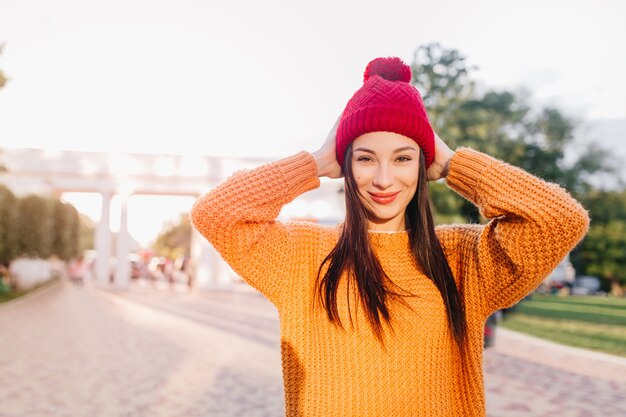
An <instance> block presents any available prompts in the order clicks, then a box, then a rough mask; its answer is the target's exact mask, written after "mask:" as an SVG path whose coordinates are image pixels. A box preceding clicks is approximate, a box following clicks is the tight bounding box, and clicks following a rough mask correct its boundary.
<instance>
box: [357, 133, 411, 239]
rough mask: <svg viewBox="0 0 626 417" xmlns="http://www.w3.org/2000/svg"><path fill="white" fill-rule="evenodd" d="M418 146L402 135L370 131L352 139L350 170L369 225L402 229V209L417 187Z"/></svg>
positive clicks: (370, 227)
mask: <svg viewBox="0 0 626 417" xmlns="http://www.w3.org/2000/svg"><path fill="white" fill-rule="evenodd" d="M419 153H420V149H419V146H417V144H416V143H415V141H413V140H412V139H409V138H408V137H406V136H402V135H400V134H397V133H391V132H370V133H366V134H364V135H361V136H359V137H358V138H357V139H356V140H355V141H354V142H353V143H352V173H353V176H354V179H355V181H356V184H357V187H358V190H359V194H360V199H361V201H362V202H363V203H364V204H365V206H366V207H367V208H368V209H369V210H368V211H369V212H370V216H369V218H368V222H369V226H368V227H369V229H370V230H379V231H401V230H405V227H406V225H405V224H404V212H405V211H406V207H407V205H408V204H409V202H410V201H411V199H412V198H413V195H414V194H415V191H416V189H417V179H418V175H419Z"/></svg>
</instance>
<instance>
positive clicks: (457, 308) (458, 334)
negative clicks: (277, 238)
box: [316, 145, 467, 351]
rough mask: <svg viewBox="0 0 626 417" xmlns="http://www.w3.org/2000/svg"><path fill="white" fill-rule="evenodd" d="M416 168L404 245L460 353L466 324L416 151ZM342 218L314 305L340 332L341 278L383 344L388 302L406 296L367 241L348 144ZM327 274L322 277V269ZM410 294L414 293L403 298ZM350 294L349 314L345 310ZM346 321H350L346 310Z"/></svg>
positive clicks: (388, 317)
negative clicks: (435, 293)
mask: <svg viewBox="0 0 626 417" xmlns="http://www.w3.org/2000/svg"><path fill="white" fill-rule="evenodd" d="M419 165H420V167H419V178H418V184H417V190H416V192H415V195H414V196H413V198H412V199H411V201H410V202H409V204H408V205H407V208H406V212H405V223H406V226H407V229H408V230H409V243H410V246H411V251H412V252H413V255H414V257H415V261H416V263H417V265H419V267H420V268H421V269H422V271H423V272H424V274H426V276H428V277H429V278H430V279H431V280H432V281H433V282H434V283H435V285H436V286H437V288H438V289H439V292H440V293H441V297H442V298H443V301H444V303H445V305H446V311H447V316H448V325H449V326H450V330H451V332H452V335H453V337H454V339H455V341H456V344H457V346H458V347H459V349H461V351H462V348H463V347H464V345H465V340H466V335H467V324H466V321H465V309H464V307H463V302H462V300H461V295H460V293H459V291H458V289H457V286H456V283H455V281H454V277H453V275H452V271H451V269H450V266H449V265H448V261H447V260H446V257H445V255H444V253H443V249H442V247H441V244H440V242H439V239H438V238H437V235H436V233H435V225H434V221H433V216H432V213H431V210H430V202H429V199H428V180H427V176H426V164H425V161H424V155H423V153H422V152H420V164H419ZM343 166H344V177H345V180H344V181H345V199H346V219H345V223H344V225H343V229H342V231H341V234H340V236H339V241H338V242H337V245H336V246H335V247H334V248H333V250H332V251H331V252H330V253H329V254H328V255H327V256H326V258H325V259H324V261H323V262H322V264H321V265H320V268H319V270H318V274H317V284H316V286H317V293H318V295H319V301H321V304H322V306H323V307H324V309H325V310H326V314H327V316H328V319H329V320H330V321H331V322H332V323H334V324H336V325H338V326H340V327H343V325H342V323H341V319H340V317H339V311H338V309H337V290H338V287H339V281H340V279H341V277H342V276H343V275H344V273H345V277H346V279H347V280H348V282H347V291H348V292H350V287H351V284H352V285H356V288H357V292H358V297H359V299H360V301H361V305H362V307H363V310H364V311H365V313H366V316H367V319H368V321H369V323H370V325H371V327H372V330H373V331H374V334H375V335H376V337H377V338H378V339H379V340H380V341H381V342H382V341H383V322H384V323H387V324H388V325H389V327H390V328H391V314H390V310H389V303H388V302H389V301H391V300H399V301H401V302H402V297H403V296H405V295H407V293H406V292H402V291H401V292H397V291H395V290H393V288H392V287H395V288H399V287H397V286H396V285H395V284H394V283H393V282H391V280H390V279H389V278H388V277H387V275H386V274H385V271H383V268H382V266H381V265H380V262H379V260H378V258H377V257H376V255H375V254H374V253H373V251H372V248H371V246H370V242H369V235H368V232H367V229H368V221H367V220H368V216H369V214H370V212H369V211H368V209H367V207H365V204H364V203H363V202H362V201H361V199H360V198H359V191H358V187H357V184H356V181H355V179H354V174H353V172H352V145H350V146H349V147H348V148H347V150H346V155H345V161H344V165H343ZM327 263H328V269H327V270H326V272H325V273H324V274H323V276H322V269H323V267H324V265H325V264H327ZM408 295H413V294H408ZM350 296H351V295H350V294H349V293H348V294H347V297H348V310H350V304H349V300H350ZM348 313H349V314H350V321H351V322H352V316H351V313H350V311H348Z"/></svg>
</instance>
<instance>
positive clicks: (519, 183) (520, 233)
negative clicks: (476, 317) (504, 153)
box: [446, 148, 589, 315]
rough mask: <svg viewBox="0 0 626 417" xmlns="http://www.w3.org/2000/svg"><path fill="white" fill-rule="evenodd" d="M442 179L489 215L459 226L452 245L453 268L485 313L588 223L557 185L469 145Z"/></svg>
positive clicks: (526, 283)
mask: <svg viewBox="0 0 626 417" xmlns="http://www.w3.org/2000/svg"><path fill="white" fill-rule="evenodd" d="M446 181H447V184H448V186H449V187H451V188H452V189H454V190H456V191H457V192H458V193H459V194H461V195H462V196H464V197H465V198H467V199H468V200H470V201H472V202H473V203H474V204H476V205H477V206H478V208H479V209H480V211H481V214H482V215H483V216H484V217H486V218H487V219H491V220H490V221H489V223H488V224H487V225H485V226H483V227H481V226H469V227H459V230H458V231H462V233H459V235H460V238H459V242H458V244H457V245H458V246H457V251H458V256H459V258H458V259H457V262H459V263H460V266H459V269H460V270H462V271H465V273H466V274H467V275H468V276H469V277H471V279H472V281H473V284H475V285H477V286H478V287H479V291H480V293H481V294H482V305H483V311H484V313H485V315H488V314H490V313H491V312H493V311H495V310H497V309H500V308H505V307H509V306H511V305H512V304H515V303H516V302H517V301H519V300H520V299H521V298H523V297H524V296H526V295H527V294H528V293H530V292H531V291H533V290H534V289H535V288H537V286H539V284H541V282H542V281H543V280H544V278H545V277H546V276H547V275H548V274H549V273H550V272H551V271H552V270H553V269H554V268H555V267H556V266H557V264H558V263H559V262H560V261H561V260H562V259H563V258H564V257H565V256H566V254H567V253H568V252H569V251H570V250H572V249H573V248H574V246H575V245H576V244H577V243H578V242H579V241H580V240H581V239H582V238H583V237H584V235H585V233H586V231H587V228H588V225H589V217H588V215H587V212H586V211H585V209H584V208H583V207H582V206H581V205H580V204H579V203H578V202H577V201H576V200H574V199H573V198H572V197H571V196H570V195H569V194H568V193H567V192H566V191H565V190H564V189H563V188H561V187H560V186H558V185H556V184H552V183H548V182H546V181H543V180H541V179H539V178H537V177H535V176H533V175H531V174H529V173H528V172H526V171H524V170H522V169H519V168H516V167H513V166H511V165H509V164H507V163H505V162H502V161H499V160H497V159H495V158H492V157H490V156H487V155H485V154H482V153H480V152H477V151H474V150H471V149H467V148H459V149H457V151H456V153H455V155H454V156H453V157H452V159H451V161H450V166H449V173H448V175H447V178H446ZM470 285H471V284H470Z"/></svg>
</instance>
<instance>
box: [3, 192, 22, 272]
mask: <svg viewBox="0 0 626 417" xmlns="http://www.w3.org/2000/svg"><path fill="white" fill-rule="evenodd" d="M17 205H18V201H17V198H16V197H15V195H14V194H13V192H12V191H11V190H9V189H8V188H7V187H5V186H4V185H0V264H2V265H4V266H8V265H9V263H10V262H11V260H13V259H14V258H15V255H16V252H17V230H16V228H15V226H16V219H17V208H18V207H17Z"/></svg>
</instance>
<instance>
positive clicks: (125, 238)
mask: <svg viewBox="0 0 626 417" xmlns="http://www.w3.org/2000/svg"><path fill="white" fill-rule="evenodd" d="M118 196H119V198H120V206H121V210H120V231H119V232H118V234H117V240H116V243H115V247H116V258H117V259H116V262H115V287H116V288H121V289H124V288H127V287H128V284H129V281H130V260H129V259H128V252H129V249H130V240H129V234H128V198H129V194H128V193H124V192H122V193H119V194H118Z"/></svg>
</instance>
